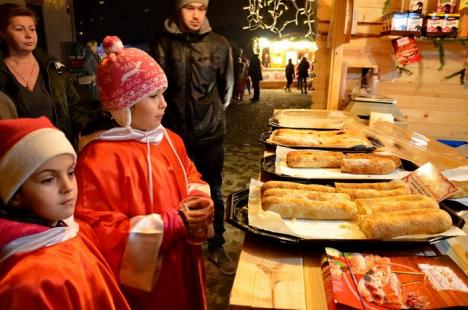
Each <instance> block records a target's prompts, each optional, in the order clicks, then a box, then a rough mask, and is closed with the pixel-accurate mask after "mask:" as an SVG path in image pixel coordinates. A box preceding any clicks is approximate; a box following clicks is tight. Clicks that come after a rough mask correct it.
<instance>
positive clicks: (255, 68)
mask: <svg viewBox="0 0 468 310" xmlns="http://www.w3.org/2000/svg"><path fill="white" fill-rule="evenodd" d="M249 75H250V78H251V79H252V87H253V97H252V99H251V100H252V102H257V101H259V100H260V81H261V80H263V76H262V66H261V64H260V59H259V58H258V54H254V55H253V56H252V59H250V67H249Z"/></svg>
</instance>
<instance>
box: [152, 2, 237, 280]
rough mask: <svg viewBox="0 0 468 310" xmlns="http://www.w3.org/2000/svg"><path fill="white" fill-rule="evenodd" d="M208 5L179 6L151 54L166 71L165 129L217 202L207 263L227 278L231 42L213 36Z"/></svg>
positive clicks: (232, 266)
mask: <svg viewBox="0 0 468 310" xmlns="http://www.w3.org/2000/svg"><path fill="white" fill-rule="evenodd" d="M207 6H208V0H177V1H176V7H177V10H178V14H177V16H174V17H170V18H168V19H167V20H166V21H165V22H164V28H165V32H164V33H162V34H161V35H160V36H158V37H157V38H156V40H155V41H154V43H153V44H152V46H151V54H152V56H153V57H154V58H155V59H156V61H157V62H158V63H159V64H160V65H161V67H162V68H163V69H164V71H165V73H166V75H167V78H168V81H169V87H168V89H167V91H166V93H165V99H166V101H167V108H166V112H165V113H164V118H163V120H162V124H163V125H164V126H166V127H167V128H169V129H171V130H173V131H175V132H176V133H177V134H179V135H180V136H181V137H182V138H183V140H184V142H185V145H186V148H187V153H188V154H189V156H190V158H191V159H192V160H193V161H194V163H195V165H196V167H197V169H198V171H199V172H200V173H201V174H202V178H203V179H204V180H205V181H206V182H208V183H209V185H210V188H211V196H212V199H213V200H214V202H215V219H214V230H215V236H214V237H213V238H210V239H209V240H208V250H209V258H210V259H211V260H212V261H213V262H214V263H215V264H216V265H217V266H218V267H219V270H220V271H221V272H222V273H224V274H227V275H232V274H234V273H235V268H236V265H235V263H234V262H233V261H232V259H231V258H230V257H229V256H228V255H227V254H226V253H225V251H224V247H223V245H224V242H225V240H224V237H223V233H224V203H223V199H222V195H221V184H222V177H221V172H222V169H223V163H224V135H225V127H226V121H225V115H224V110H225V109H226V108H227V106H228V105H229V103H230V101H231V97H232V94H233V87H234V74H233V60H232V51H231V47H230V45H229V42H228V41H227V40H226V39H225V38H224V37H222V36H220V35H218V34H216V33H214V32H213V31H212V29H211V27H210V25H209V22H208V20H207V19H206V11H207Z"/></svg>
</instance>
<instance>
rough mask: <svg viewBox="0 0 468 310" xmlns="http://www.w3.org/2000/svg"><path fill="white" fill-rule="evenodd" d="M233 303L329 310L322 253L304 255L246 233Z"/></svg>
mask: <svg viewBox="0 0 468 310" xmlns="http://www.w3.org/2000/svg"><path fill="white" fill-rule="evenodd" d="M320 252H322V251H320ZM230 304H231V309H326V297H325V291H324V287H323V280H322V273H321V270H320V254H319V252H312V253H308V254H306V255H304V254H303V253H302V251H301V250H298V249H291V248H288V247H285V246H283V245H279V244H278V245H275V244H271V243H264V242H262V241H260V240H257V239H255V238H254V237H252V236H250V235H248V234H247V235H246V236H245V240H244V246H243V249H242V252H241V255H240V258H239V265H238V268H237V273H236V278H235V280H234V284H233V288H232V291H231V299H230Z"/></svg>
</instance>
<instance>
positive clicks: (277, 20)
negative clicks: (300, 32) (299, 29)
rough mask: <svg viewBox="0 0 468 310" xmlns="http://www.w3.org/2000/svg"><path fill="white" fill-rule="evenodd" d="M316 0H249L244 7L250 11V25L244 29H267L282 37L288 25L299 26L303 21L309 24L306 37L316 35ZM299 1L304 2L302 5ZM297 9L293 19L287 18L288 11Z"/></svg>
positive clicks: (248, 20)
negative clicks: (247, 4)
mask: <svg viewBox="0 0 468 310" xmlns="http://www.w3.org/2000/svg"><path fill="white" fill-rule="evenodd" d="M315 1H316V0H249V6H246V7H243V9H244V10H247V11H248V16H247V22H248V25H247V26H245V27H243V28H244V29H249V30H257V29H265V30H269V31H271V32H273V33H277V34H278V35H279V36H280V37H281V36H282V33H283V32H284V31H285V30H286V28H287V27H289V26H292V24H293V25H295V26H298V25H299V24H300V23H301V22H302V24H304V25H306V26H307V29H308V30H307V33H306V34H305V37H306V38H312V39H314V37H315V31H314V28H315V27H314V25H315V16H316V12H315V8H316V3H315ZM299 3H301V4H302V3H303V6H302V7H301V6H300V5H299ZM288 10H295V11H294V14H289V16H294V18H293V19H287V18H288V14H287V12H286V11H288Z"/></svg>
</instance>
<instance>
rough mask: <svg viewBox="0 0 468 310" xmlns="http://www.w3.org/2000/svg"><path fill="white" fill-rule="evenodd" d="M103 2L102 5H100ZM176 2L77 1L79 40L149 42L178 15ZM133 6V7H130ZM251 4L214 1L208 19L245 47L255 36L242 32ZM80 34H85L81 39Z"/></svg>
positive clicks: (146, 0)
mask: <svg viewBox="0 0 468 310" xmlns="http://www.w3.org/2000/svg"><path fill="white" fill-rule="evenodd" d="M100 2H101V4H100ZM174 2H175V1H173V0H163V1H161V0H158V1H154V0H131V1H129V0H104V1H96V0H78V1H74V6H75V7H74V8H75V20H76V26H77V33H78V40H79V41H81V42H85V41H86V40H89V39H96V40H98V41H101V40H102V39H103V38H104V36H106V35H109V34H113V35H118V36H119V37H121V39H122V40H123V41H124V43H131V44H139V43H144V42H148V41H150V40H151V39H152V38H153V37H154V35H155V34H156V33H158V32H159V31H161V29H162V28H161V27H162V25H163V22H164V19H165V18H166V17H168V16H170V15H172V14H174V13H175V11H174ZM130 4H131V5H130ZM247 4H248V0H211V1H210V3H209V6H208V19H209V21H210V23H211V26H212V27H213V28H214V30H215V31H217V32H218V33H221V34H223V35H225V36H226V37H228V39H229V40H230V41H231V43H234V45H236V44H238V45H241V46H245V45H246V44H247V43H248V41H249V37H250V36H251V35H252V33H251V32H249V31H247V30H242V27H243V26H244V25H245V24H246V17H247V11H245V10H242V7H243V6H245V5H247ZM80 32H82V34H81V35H80Z"/></svg>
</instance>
